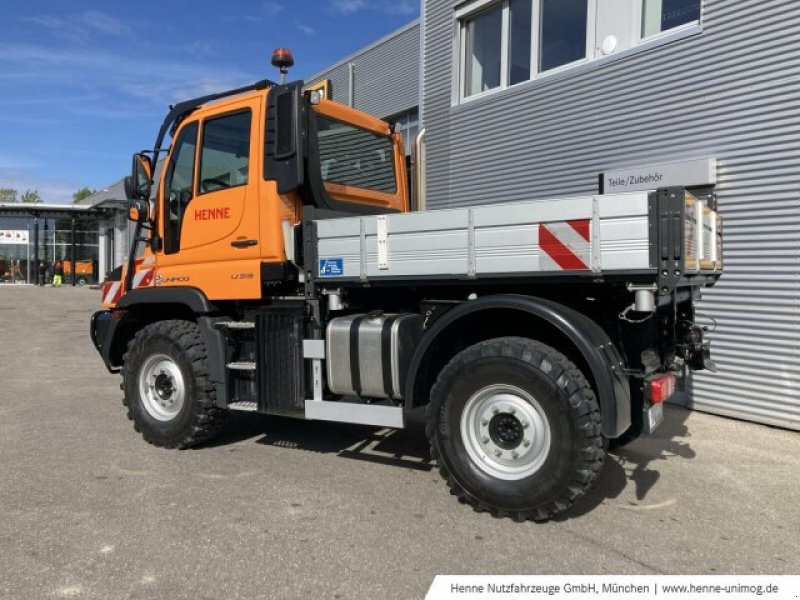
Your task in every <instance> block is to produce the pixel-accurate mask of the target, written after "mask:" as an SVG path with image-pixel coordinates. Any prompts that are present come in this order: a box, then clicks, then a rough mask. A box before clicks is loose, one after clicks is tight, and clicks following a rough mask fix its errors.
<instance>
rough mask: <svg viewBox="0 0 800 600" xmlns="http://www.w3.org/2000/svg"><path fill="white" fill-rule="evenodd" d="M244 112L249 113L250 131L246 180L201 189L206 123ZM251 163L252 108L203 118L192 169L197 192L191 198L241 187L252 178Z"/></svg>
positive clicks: (238, 109)
mask: <svg viewBox="0 0 800 600" xmlns="http://www.w3.org/2000/svg"><path fill="white" fill-rule="evenodd" d="M245 113H248V114H249V115H250V133H249V135H248V144H249V146H250V147H249V150H248V154H247V181H245V182H244V183H237V184H236V185H231V186H229V187H226V188H222V189H219V190H211V191H208V192H204V191H202V187H201V186H200V184H201V182H202V170H203V149H204V145H205V144H204V143H205V139H206V124H207V123H210V122H212V121H219V120H220V119H225V118H227V117H233V116H236V115H240V114H245ZM252 165H253V109H252V108H250V107H246V108H237V109H236V110H232V111H230V112H226V113H222V114H219V115H214V116H212V117H208V118H206V119H203V120H202V122H201V123H200V130H199V131H198V143H197V162H196V163H195V169H194V177H195V182H194V185H195V189H196V190H197V193H196V194H195V195H194V197H193V198H192V199H194V198H199V197H200V196H207V195H208V194H216V193H217V192H225V191H227V190H233V189H236V188H238V187H243V186H246V185H248V184H249V183H250V181H251V180H252V179H253V178H252V173H251V172H250V169H251V168H252Z"/></svg>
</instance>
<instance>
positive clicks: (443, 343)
mask: <svg viewBox="0 0 800 600" xmlns="http://www.w3.org/2000/svg"><path fill="white" fill-rule="evenodd" d="M506 335H517V336H527V337H530V338H531V339H536V340H538V341H542V342H544V343H547V344H549V345H552V346H553V347H555V348H557V349H558V350H559V351H561V352H563V353H564V354H565V355H567V356H568V357H569V358H570V359H571V360H572V361H573V362H575V363H576V364H577V365H578V367H579V368H581V370H582V371H584V372H585V374H586V376H587V378H588V379H589V380H590V382H591V384H592V387H593V388H594V390H595V393H596V394H597V398H598V400H599V403H600V410H601V414H602V419H603V435H604V436H605V437H607V438H609V439H614V438H617V437H619V436H620V435H622V434H623V433H624V432H625V431H626V430H627V429H628V428H629V427H630V425H631V391H630V384H629V380H628V377H627V375H626V372H625V364H624V362H623V360H622V358H621V356H620V354H619V352H618V351H617V348H616V346H615V345H614V343H613V342H612V340H611V338H610V337H609V336H608V334H607V333H606V332H605V331H604V330H603V328H602V327H600V325H598V324H597V323H596V322H594V321H593V320H592V319H590V318H589V317H587V316H586V315H584V314H582V313H580V312H578V311H576V310H575V309H572V308H570V307H568V306H564V305H563V304H559V303H557V302H553V301H552V300H547V299H544V298H538V297H533V296H522V295H497V296H486V297H483V298H478V299H476V300H471V301H468V302H465V303H463V304H460V305H458V306H456V307H455V308H452V309H450V310H448V311H447V312H446V313H445V314H443V315H442V316H441V317H439V318H438V319H437V320H436V321H435V322H434V323H433V325H431V327H430V328H429V329H428V330H427V331H426V332H425V334H424V336H423V338H422V340H421V341H420V343H419V345H418V346H417V349H416V351H415V353H414V357H413V358H412V360H411V364H410V365H409V370H408V375H407V378H406V388H405V392H406V393H405V398H406V405H407V407H408V408H412V407H416V406H423V405H426V404H427V403H428V400H429V395H430V390H431V388H432V386H433V383H434V382H435V380H436V377H437V375H438V373H439V372H440V371H441V369H442V368H444V366H445V365H446V364H447V363H448V362H449V361H450V360H451V359H452V358H453V357H454V356H455V355H456V354H458V353H459V352H460V351H461V350H464V349H465V348H467V347H469V346H471V345H473V344H475V343H478V342H481V341H485V340H487V339H491V338H495V337H503V336H506Z"/></svg>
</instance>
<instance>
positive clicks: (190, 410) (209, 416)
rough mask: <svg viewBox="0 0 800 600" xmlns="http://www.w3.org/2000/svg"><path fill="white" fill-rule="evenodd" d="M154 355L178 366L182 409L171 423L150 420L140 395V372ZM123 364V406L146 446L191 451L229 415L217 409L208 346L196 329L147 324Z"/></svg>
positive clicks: (175, 324)
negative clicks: (182, 390)
mask: <svg viewBox="0 0 800 600" xmlns="http://www.w3.org/2000/svg"><path fill="white" fill-rule="evenodd" d="M156 353H158V354H163V355H166V356H168V357H169V358H171V359H172V360H173V361H174V362H175V363H176V364H177V365H178V367H179V368H180V371H181V374H182V376H183V382H184V384H185V387H186V390H185V400H184V403H183V407H182V408H181V410H180V412H179V413H178V414H177V415H176V416H175V417H174V418H173V419H171V420H169V421H159V420H156V419H154V418H153V417H152V416H151V415H150V414H149V413H148V411H147V410H146V409H145V407H144V405H143V400H142V398H141V395H140V392H139V376H140V371H141V369H142V367H143V365H144V364H145V361H146V360H147V359H148V357H150V356H152V355H153V354H156ZM123 362H124V366H123V369H122V386H121V387H122V390H123V392H124V393H125V397H124V399H123V404H124V405H125V406H126V407H127V409H128V418H129V419H130V420H131V421H133V427H134V429H135V430H136V431H137V432H139V433H141V434H142V437H144V439H145V440H146V441H147V442H149V443H150V444H153V445H154V446H160V447H163V448H179V449H186V448H191V447H193V446H197V445H198V444H202V443H203V442H206V441H208V440H210V439H211V438H212V437H214V436H215V435H216V434H217V433H219V431H220V430H221V429H222V427H223V426H224V422H225V420H226V417H227V416H228V411H227V410H225V409H221V408H219V407H217V406H216V404H215V402H216V391H215V388H214V385H213V384H212V383H211V380H210V378H209V369H208V355H207V351H206V344H205V341H204V340H203V334H202V332H201V330H200V327H198V326H197V324H195V323H192V322H190V321H181V320H170V321H159V322H156V323H153V324H151V325H147V326H146V327H144V328H142V329H141V330H139V331H138V332H137V333H136V335H135V337H134V338H133V339H132V340H131V341H130V343H129V344H128V348H127V352H126V353H125V355H124V357H123Z"/></svg>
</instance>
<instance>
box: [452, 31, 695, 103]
mask: <svg viewBox="0 0 800 600" xmlns="http://www.w3.org/2000/svg"><path fill="white" fill-rule="evenodd" d="M701 33H703V26H702V25H701V24H699V23H691V24H689V25H684V26H682V27H678V28H675V29H671V30H669V31H665V32H664V33H660V34H658V35H655V36H651V37H649V38H645V39H643V40H641V41H639V43H638V44H637V45H635V46H632V47H630V48H626V49H625V50H620V51H619V52H616V53H614V54H609V55H608V56H601V57H599V58H594V59H588V58H585V59H583V60H579V61H577V62H574V63H570V64H568V65H564V66H561V67H557V68H555V69H551V70H549V71H546V72H544V73H540V74H539V75H537V76H536V78H535V79H529V80H528V81H523V82H520V83H517V84H514V85H512V86H508V87H496V88H492V89H491V90H486V91H485V92H480V93H478V94H473V95H472V96H466V97H463V98H461V99H460V100H457V101H455V102H453V104H452V108H453V109H455V110H458V109H460V108H464V107H467V106H470V105H472V104H474V103H476V102H477V103H482V102H483V101H486V100H488V99H490V98H495V97H503V96H505V95H507V94H514V93H517V92H521V91H524V90H528V89H530V88H535V87H537V86H539V85H544V84H545V83H547V82H551V81H558V80H561V79H564V78H566V77H574V76H577V75H580V74H581V73H586V72H589V71H592V70H594V69H598V68H601V67H604V66H605V65H607V64H610V63H613V62H616V61H618V60H623V59H625V58H627V57H629V56H635V55H637V54H639V53H641V52H648V51H650V50H653V49H654V48H659V47H661V46H666V45H667V44H672V43H675V42H678V41H680V40H683V39H686V38H690V37H694V36H696V35H699V34H701Z"/></svg>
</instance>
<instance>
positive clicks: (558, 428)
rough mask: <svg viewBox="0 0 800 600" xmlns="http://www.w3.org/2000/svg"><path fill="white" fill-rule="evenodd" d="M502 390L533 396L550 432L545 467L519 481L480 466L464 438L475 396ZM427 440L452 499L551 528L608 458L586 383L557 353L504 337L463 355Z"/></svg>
mask: <svg viewBox="0 0 800 600" xmlns="http://www.w3.org/2000/svg"><path fill="white" fill-rule="evenodd" d="M496 384H502V385H513V386H516V387H517V388H518V389H521V390H523V391H525V392H526V393H528V394H530V396H531V397H534V398H535V401H536V402H537V403H538V404H539V406H540V408H541V409H542V412H543V413H544V415H545V418H546V422H547V424H548V425H549V429H550V432H549V435H550V440H551V443H550V445H549V449H548V450H546V451H542V456H546V458H544V462H543V463H542V464H541V466H540V467H539V468H538V470H537V471H536V472H534V473H533V474H531V475H529V476H526V477H524V478H522V479H518V480H514V481H508V480H505V479H500V478H497V477H492V476H491V475H489V474H487V473H486V472H485V471H484V470H482V468H481V467H479V466H477V465H476V464H475V463H474V462H473V460H471V459H470V457H469V454H468V452H467V451H466V446H465V442H464V440H463V439H462V430H461V428H460V423H461V415H462V413H463V412H464V409H465V408H466V406H467V405H468V402H469V399H470V397H472V395H473V394H476V393H479V391H480V390H481V389H482V388H485V387H486V386H492V385H496ZM528 403H529V404H530V402H528ZM426 433H427V436H428V439H429V440H430V443H431V455H432V457H433V458H435V459H437V460H438V463H439V472H440V474H441V475H442V477H443V478H444V479H445V481H446V482H447V485H448V486H449V487H450V493H451V494H453V495H454V496H456V497H457V498H458V499H459V501H461V502H462V503H466V504H469V505H471V506H472V507H473V509H474V510H476V511H478V512H484V511H488V512H490V513H491V514H492V515H493V516H495V517H508V518H511V519H514V520H515V521H526V520H533V521H546V520H548V519H550V518H552V517H553V516H555V515H557V514H559V513H562V512H564V511H566V510H567V509H568V508H569V507H570V506H571V505H572V504H573V503H574V502H575V501H576V500H577V499H578V498H580V497H581V496H582V495H584V494H585V493H586V492H587V491H588V490H589V489H590V488H591V486H592V484H593V483H594V482H595V480H596V479H597V476H598V474H599V472H600V470H601V468H602V466H603V462H604V461H605V456H606V451H605V450H606V442H605V439H604V438H603V436H602V434H601V421H600V408H599V406H598V402H597V399H596V397H595V394H594V391H593V390H592V387H591V385H590V384H589V382H588V381H587V379H586V377H585V376H584V375H583V373H581V371H580V370H579V369H578V368H577V367H576V366H575V365H574V364H573V363H572V362H570V361H569V360H568V359H567V358H566V357H565V356H564V355H563V354H561V353H560V352H558V351H557V350H555V349H554V348H551V347H550V346H547V345H545V344H542V343H540V342H536V341H533V340H530V339H525V338H512V337H508V338H497V339H493V340H489V341H485V342H481V343H479V344H476V345H474V346H471V347H469V348H467V349H466V350H464V351H462V352H461V353H459V354H458V355H456V357H455V358H453V360H452V361H451V362H450V363H449V364H448V365H447V366H446V367H445V368H444V369H443V370H442V371H441V373H440V374H439V377H438V379H437V380H436V383H435V385H434V386H433V388H432V390H431V397H430V403H429V405H428V409H427V424H426ZM545 453H546V454H545Z"/></svg>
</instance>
